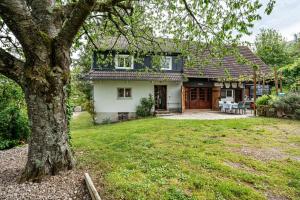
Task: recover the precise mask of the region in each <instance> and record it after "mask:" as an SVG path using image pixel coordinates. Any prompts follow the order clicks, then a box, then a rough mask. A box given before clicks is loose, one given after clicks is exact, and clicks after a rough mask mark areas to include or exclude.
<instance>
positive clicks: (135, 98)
mask: <svg viewBox="0 0 300 200" xmlns="http://www.w3.org/2000/svg"><path fill="white" fill-rule="evenodd" d="M93 85H94V91H93V92H94V105H95V112H96V113H114V112H116V113H117V112H135V111H136V107H137V105H139V102H140V99H141V98H142V97H148V95H149V94H152V95H153V94H154V85H167V108H168V109H172V108H181V85H182V83H181V82H155V81H109V80H102V81H94V82H93ZM117 88H131V92H132V98H130V99H118V98H117Z"/></svg>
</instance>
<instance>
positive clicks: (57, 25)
mask: <svg viewBox="0 0 300 200" xmlns="http://www.w3.org/2000/svg"><path fill="white" fill-rule="evenodd" d="M95 3H96V0H79V1H78V2H76V3H73V4H70V5H68V6H65V7H64V6H62V7H61V8H60V9H57V8H56V7H55V1H52V0H50V1H49V0H31V1H25V0H2V1H1V2H0V11H1V12H0V16H1V18H2V20H3V21H4V22H5V24H6V25H7V27H8V28H9V29H10V30H11V31H12V32H13V34H14V35H15V36H16V38H17V39H18V41H19V42H20V44H21V46H22V50H23V52H24V58H25V59H24V60H22V59H18V58H16V57H14V56H13V55H12V54H9V53H8V52H7V51H5V50H4V49H1V48H0V56H1V58H0V73H2V74H4V75H5V76H7V77H9V78H11V79H13V80H15V81H16V82H17V83H18V84H19V85H20V86H21V87H22V89H23V91H24V93H25V98H26V103H27V108H28V116H29V122H30V127H31V137H30V141H29V151H28V160H27V164H26V167H25V170H24V173H23V176H22V178H21V181H26V180H33V181H40V180H41V179H42V178H43V177H44V176H47V175H55V174H57V173H58V172H59V171H62V170H67V169H72V168H73V166H74V158H73V155H72V152H71V149H70V147H69V145H68V124H67V115H66V100H67V98H68V96H67V86H68V84H69V81H70V63H71V60H70V48H71V45H72V42H73V39H74V38H75V36H76V34H77V32H78V30H79V28H80V27H81V26H82V24H83V22H84V20H85V19H86V17H87V16H88V15H89V14H90V12H91V11H92V9H93V8H94V6H95Z"/></svg>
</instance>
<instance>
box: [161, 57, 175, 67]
mask: <svg viewBox="0 0 300 200" xmlns="http://www.w3.org/2000/svg"><path fill="white" fill-rule="evenodd" d="M167 59H170V62H169V66H168V68H164V67H163V66H164V62H165V61H166V60H167ZM160 64H161V69H162V70H172V56H163V57H162V59H161V61H160Z"/></svg>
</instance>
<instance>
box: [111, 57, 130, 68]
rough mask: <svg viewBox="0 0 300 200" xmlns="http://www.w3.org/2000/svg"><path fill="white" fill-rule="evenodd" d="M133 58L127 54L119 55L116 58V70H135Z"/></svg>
mask: <svg viewBox="0 0 300 200" xmlns="http://www.w3.org/2000/svg"><path fill="white" fill-rule="evenodd" d="M133 64H134V60H133V56H131V55H126V54H117V55H116V57H115V68H116V69H133Z"/></svg>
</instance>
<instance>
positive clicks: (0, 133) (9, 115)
mask: <svg viewBox="0 0 300 200" xmlns="http://www.w3.org/2000/svg"><path fill="white" fill-rule="evenodd" d="M29 133H30V130H29V125H28V119H27V115H26V114H25V113H22V112H21V110H20V109H19V108H18V107H16V106H9V107H6V108H5V109H3V110H2V111H0V141H1V142H0V149H6V148H10V147H13V146H16V145H17V144H19V143H22V142H26V141H27V139H28V137H29Z"/></svg>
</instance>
